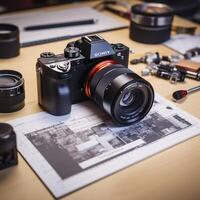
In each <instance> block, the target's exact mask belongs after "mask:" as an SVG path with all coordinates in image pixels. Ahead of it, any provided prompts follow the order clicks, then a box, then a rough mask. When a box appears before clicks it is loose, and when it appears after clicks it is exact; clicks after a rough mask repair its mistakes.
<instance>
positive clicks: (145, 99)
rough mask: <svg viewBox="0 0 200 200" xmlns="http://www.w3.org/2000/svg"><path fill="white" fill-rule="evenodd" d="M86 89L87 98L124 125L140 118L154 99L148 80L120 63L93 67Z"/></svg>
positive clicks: (145, 113)
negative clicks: (87, 88) (87, 90)
mask: <svg viewBox="0 0 200 200" xmlns="http://www.w3.org/2000/svg"><path fill="white" fill-rule="evenodd" d="M102 63H103V62H102ZM104 63H105V62H104ZM97 66H98V65H97ZM101 66H103V65H101ZM89 89H90V93H89V94H90V98H92V99H93V100H94V101H95V102H96V103H97V104H98V105H99V107H100V108H102V109H103V110H105V111H106V112H107V113H108V114H109V115H110V116H111V117H112V118H113V119H114V121H116V122H117V123H119V124H124V125H127V124H132V123H135V122H138V121H140V120H141V119H143V118H144V117H145V116H146V115H147V113H148V112H149V110H150V109H151V107H152V105H153V101H154V91H153V88H152V86H151V84H150V83H149V82H147V81H145V80H144V79H143V78H141V77H140V76H138V75H137V74H135V73H133V72H132V71H131V70H130V69H128V68H126V67H124V66H123V65H120V64H110V65H107V66H106V67H102V68H101V69H99V70H96V72H95V73H94V74H93V76H92V77H90V82H89Z"/></svg>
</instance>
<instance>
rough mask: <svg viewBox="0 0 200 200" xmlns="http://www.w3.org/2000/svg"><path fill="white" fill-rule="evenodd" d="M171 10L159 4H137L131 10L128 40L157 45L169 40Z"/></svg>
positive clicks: (171, 18) (171, 19)
mask: <svg viewBox="0 0 200 200" xmlns="http://www.w3.org/2000/svg"><path fill="white" fill-rule="evenodd" d="M172 21H173V10H172V8H170V7H169V6H167V5H165V4H161V3H139V4H136V5H133V6H132V8H131V24H130V38H131V39H132V40H134V41H136V42H141V43H147V44H159V43H162V42H165V41H166V40H168V39H169V38H170V32H171V25H172Z"/></svg>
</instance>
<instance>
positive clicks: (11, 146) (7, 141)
mask: <svg viewBox="0 0 200 200" xmlns="http://www.w3.org/2000/svg"><path fill="white" fill-rule="evenodd" d="M17 163H18V159H17V147H16V134H15V132H14V130H13V128H12V126H11V125H9V124H6V123H0V170H2V169H5V168H8V167H11V166H13V165H16V164H17Z"/></svg>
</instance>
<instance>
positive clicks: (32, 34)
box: [0, 7, 127, 45]
mask: <svg viewBox="0 0 200 200" xmlns="http://www.w3.org/2000/svg"><path fill="white" fill-rule="evenodd" d="M85 19H95V20H97V23H95V24H90V25H81V26H70V27H62V28H52V29H44V30H35V31H24V28H25V27H27V26H33V25H41V24H52V23H63V22H71V21H80V20H85ZM0 23H11V24H15V25H17V26H18V27H19V29H20V42H21V44H23V45H27V44H34V43H42V42H43V41H46V40H47V41H48V40H51V39H59V38H65V37H66V38H69V37H74V36H79V35H84V34H89V33H98V32H102V31H106V30H111V29H118V28H124V27H127V26H126V25H125V24H123V23H121V22H119V21H117V20H115V19H113V18H111V17H108V16H105V15H104V14H102V13H100V12H98V11H97V10H95V9H92V8H89V7H81V8H72V9H64V10H56V11H30V12H25V13H23V12H22V13H17V14H9V15H8V14H7V15H2V16H0Z"/></svg>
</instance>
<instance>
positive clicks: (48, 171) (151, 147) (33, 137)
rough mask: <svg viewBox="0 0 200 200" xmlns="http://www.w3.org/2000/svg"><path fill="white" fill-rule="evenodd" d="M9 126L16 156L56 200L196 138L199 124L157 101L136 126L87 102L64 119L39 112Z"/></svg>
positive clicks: (158, 99)
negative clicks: (112, 117)
mask: <svg viewBox="0 0 200 200" xmlns="http://www.w3.org/2000/svg"><path fill="white" fill-rule="evenodd" d="M9 123H11V124H12V125H13V126H14V129H15V131H16V134H17V146H18V150H19V152H20V153H21V154H22V155H23V157H24V158H25V159H26V161H27V162H28V163H29V165H30V166H31V167H32V168H33V170H34V171H35V172H36V173H37V174H38V176H39V177H40V178H41V180H42V181H43V182H44V184H45V185H46V186H47V187H48V188H49V190H50V191H51V192H52V194H53V195H54V196H55V197H57V198H59V197H61V196H64V195H66V194H68V193H70V192H73V191H75V190H77V189H79V188H81V187H84V186H86V185H88V184H90V183H92V182H94V181H96V180H98V179H101V178H102V177H105V176H108V175H110V174H112V173H114V172H116V171H119V170H121V169H123V168H125V167H127V166H130V165H132V164H134V163H136V162H138V161H141V160H142V159H144V158H147V157H149V156H151V155H153V154H155V153H158V152H160V151H162V150H164V149H166V148H169V147H171V146H173V145H175V144H177V143H180V142H182V141H184V140H187V139H189V138H191V137H194V136H196V135H199V133H200V120H199V119H197V118H195V117H193V116H192V115H190V114H188V113H186V112H184V111H182V110H180V109H178V108H176V107H175V106H174V105H173V104H172V103H171V102H169V101H167V100H165V99H164V98H163V97H161V96H159V95H156V100H155V102H154V106H153V108H152V109H151V111H150V113H149V114H148V115H147V116H146V117H145V118H144V119H143V120H142V121H141V122H139V123H136V124H134V125H131V126H126V127H120V126H116V125H114V124H113V123H112V121H111V120H110V118H109V117H108V116H107V115H106V114H105V113H104V112H102V111H101V110H99V109H98V108H97V107H96V105H94V104H93V103H92V102H89V101H87V102H83V103H80V104H75V105H73V106H72V112H71V114H69V115H66V116H61V117H55V116H53V115H50V114H47V113H46V112H41V113H37V114H33V115H30V116H27V117H23V118H19V119H16V120H13V121H10V122H9Z"/></svg>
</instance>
